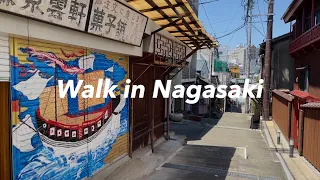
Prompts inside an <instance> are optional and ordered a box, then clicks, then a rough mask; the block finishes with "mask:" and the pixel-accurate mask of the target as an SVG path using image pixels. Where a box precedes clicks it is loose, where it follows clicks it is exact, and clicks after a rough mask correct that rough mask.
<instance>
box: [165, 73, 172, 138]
mask: <svg viewBox="0 0 320 180" xmlns="http://www.w3.org/2000/svg"><path fill="white" fill-rule="evenodd" d="M168 79H169V75H168ZM170 88H171V87H170ZM170 102H171V94H170V95H169V98H168V99H167V123H166V131H167V135H166V136H167V137H166V139H167V140H169V139H170V136H169V122H170V119H169V114H170V113H171V112H170Z"/></svg>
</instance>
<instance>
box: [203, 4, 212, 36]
mask: <svg viewBox="0 0 320 180" xmlns="http://www.w3.org/2000/svg"><path fill="white" fill-rule="evenodd" d="M200 4H201V6H202V8H203V10H204V13H205V15H206V17H207V19H208V22H209V25H210V28H211V31H212V33H213V34H215V33H214V30H213V27H212V23H211V21H210V18H209V16H208V14H207V11H206V8H205V7H204V5H203V4H202V2H201V0H200Z"/></svg>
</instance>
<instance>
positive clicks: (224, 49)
mask: <svg viewBox="0 0 320 180" xmlns="http://www.w3.org/2000/svg"><path fill="white" fill-rule="evenodd" d="M229 52H230V47H228V46H221V47H219V49H218V53H219V58H220V61H228V60H229Z"/></svg>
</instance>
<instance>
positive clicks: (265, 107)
mask: <svg viewBox="0 0 320 180" xmlns="http://www.w3.org/2000/svg"><path fill="white" fill-rule="evenodd" d="M273 8H274V0H269V3H268V22H267V38H266V52H265V59H264V73H263V75H264V85H263V120H264V121H268V120H269V114H270V112H269V110H270V109H269V105H270V104H269V101H270V77H271V76H270V74H271V72H270V69H271V64H270V63H271V41H272V28H273Z"/></svg>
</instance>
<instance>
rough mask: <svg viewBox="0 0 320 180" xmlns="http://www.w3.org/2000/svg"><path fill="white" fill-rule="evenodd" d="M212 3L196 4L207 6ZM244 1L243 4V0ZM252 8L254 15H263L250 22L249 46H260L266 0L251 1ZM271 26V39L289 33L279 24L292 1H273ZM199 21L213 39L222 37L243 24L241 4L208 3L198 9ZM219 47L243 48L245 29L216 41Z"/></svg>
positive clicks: (223, 0) (237, 0)
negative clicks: (250, 40) (250, 37)
mask: <svg viewBox="0 0 320 180" xmlns="http://www.w3.org/2000/svg"><path fill="white" fill-rule="evenodd" d="M208 1H212V0H199V2H202V3H203V2H208ZM245 1H246V0H245ZM254 1H255V5H254V9H253V15H262V16H258V17H254V18H253V20H252V21H253V27H252V44H253V45H255V46H259V44H261V43H262V42H263V40H264V39H265V34H266V28H267V27H266V26H267V23H266V20H267V16H266V15H267V12H268V4H267V0H254ZM274 1H275V5H274V14H275V16H274V24H273V37H278V36H281V35H283V34H286V33H288V32H289V31H290V24H289V23H288V24H285V23H284V22H283V20H281V17H282V15H283V14H284V12H285V11H286V9H287V8H288V7H289V5H290V3H291V2H292V0H274ZM199 19H200V21H201V22H202V24H203V25H204V27H205V29H206V31H207V32H208V33H209V34H211V35H212V36H215V37H220V36H223V35H225V34H227V33H229V32H231V31H233V30H234V29H236V28H238V27H239V26H241V25H242V24H243V22H244V8H243V6H242V0H218V1H214V2H211V3H207V4H203V5H201V4H200V5H199ZM218 41H219V44H220V46H230V47H231V48H234V47H236V46H237V45H240V44H242V45H246V44H247V37H246V28H245V27H244V28H242V29H241V30H239V31H237V32H236V33H233V34H231V35H229V36H226V37H224V38H221V39H218Z"/></svg>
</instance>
